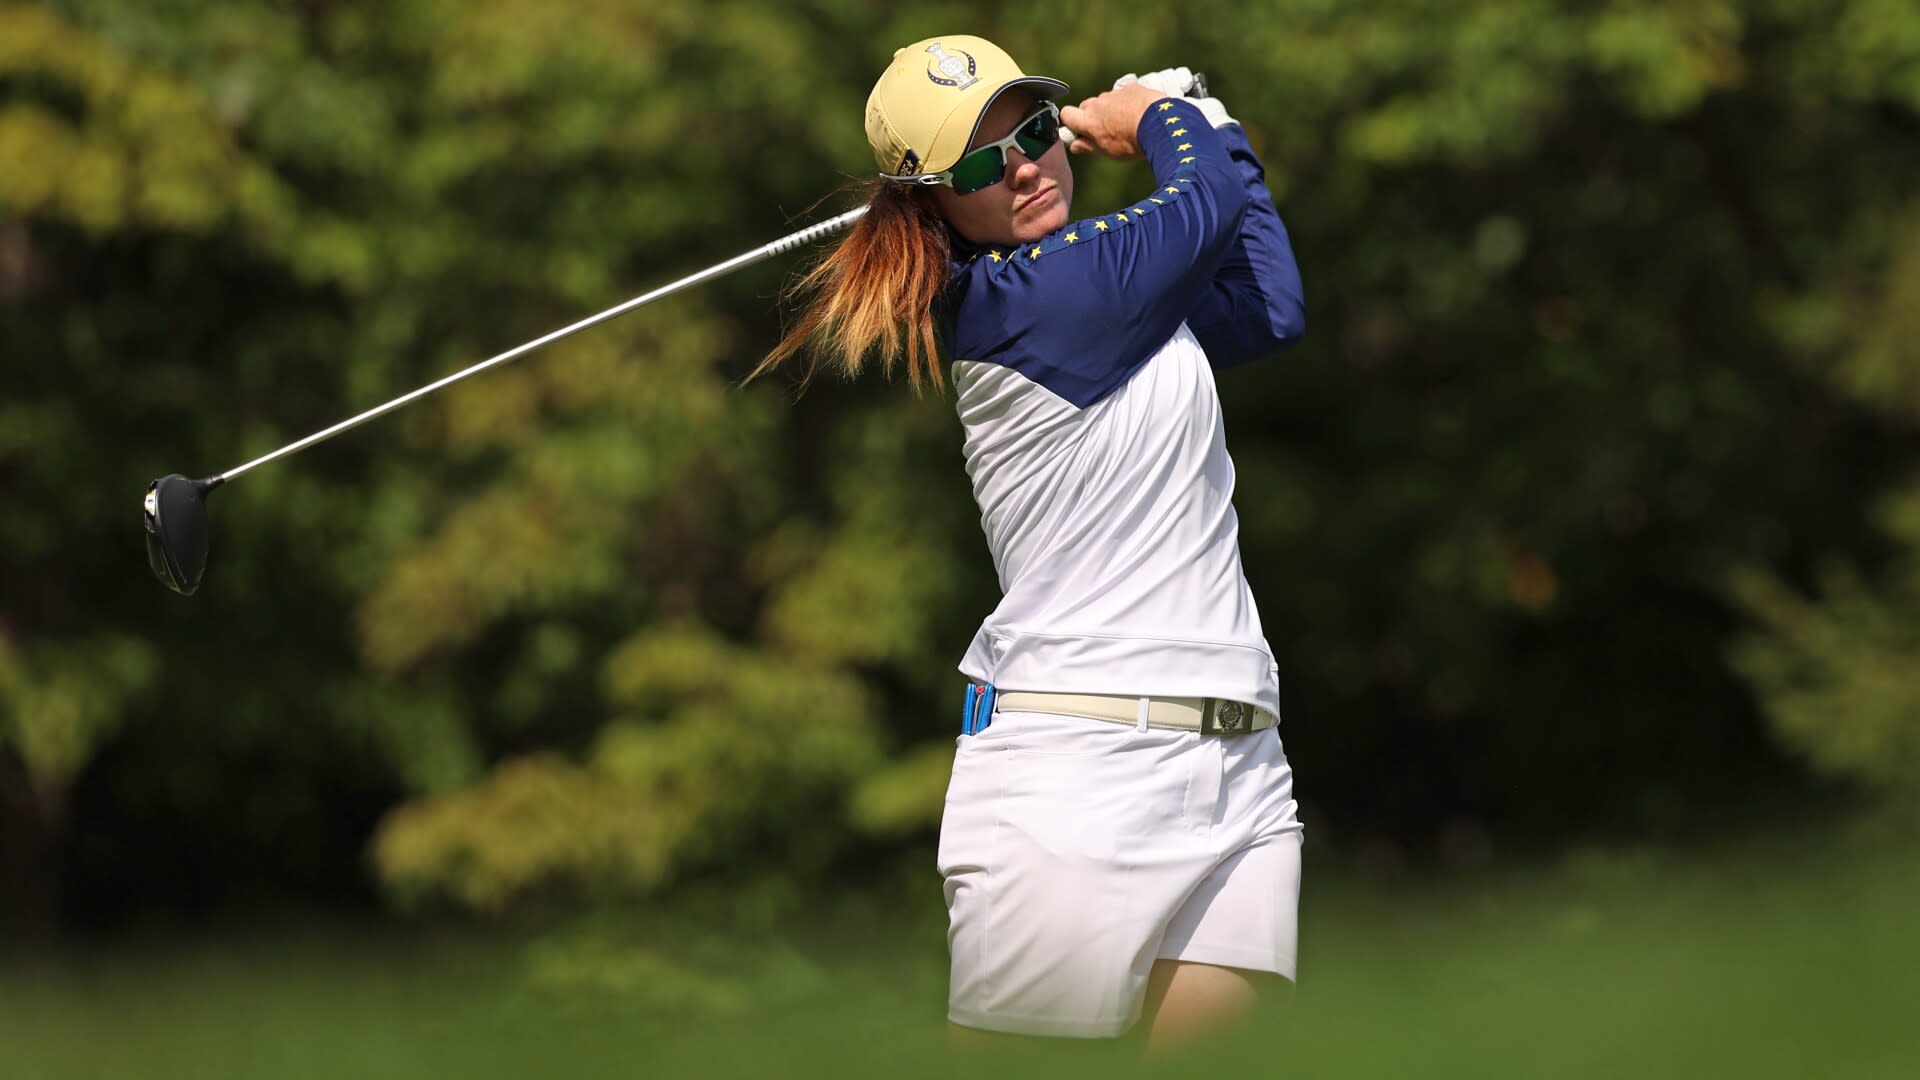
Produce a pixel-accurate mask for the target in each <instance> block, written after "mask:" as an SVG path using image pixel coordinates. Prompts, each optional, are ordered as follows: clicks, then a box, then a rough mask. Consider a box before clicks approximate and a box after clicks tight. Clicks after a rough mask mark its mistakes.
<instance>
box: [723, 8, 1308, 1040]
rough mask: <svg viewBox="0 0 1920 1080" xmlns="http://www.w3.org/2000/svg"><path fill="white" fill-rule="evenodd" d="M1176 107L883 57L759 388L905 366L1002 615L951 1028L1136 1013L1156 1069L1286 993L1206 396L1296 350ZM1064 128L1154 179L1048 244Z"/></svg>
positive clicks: (1213, 158)
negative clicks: (1229, 370)
mask: <svg viewBox="0 0 1920 1080" xmlns="http://www.w3.org/2000/svg"><path fill="white" fill-rule="evenodd" d="M1122 81H1123V82H1128V80H1122ZM1192 81H1193V80H1192V78H1191V76H1190V75H1188V74H1187V73H1186V72H1185V70H1184V69H1174V70H1172V71H1167V72H1156V73H1154V74H1153V75H1150V76H1148V77H1146V78H1144V79H1141V80H1139V81H1138V82H1132V83H1129V84H1128V85H1123V86H1121V87H1119V88H1118V89H1115V90H1114V91H1112V92H1110V93H1104V94H1101V95H1100V96H1098V97H1095V98H1093V99H1091V100H1088V101H1084V102H1082V103H1081V104H1080V105H1079V106H1078V107H1077V108H1075V107H1072V106H1069V107H1067V108H1065V109H1060V108H1058V106H1057V105H1056V104H1055V101H1054V99H1055V98H1056V97H1057V96H1058V95H1060V94H1062V93H1064V92H1065V91H1066V89H1067V87H1066V84H1064V83H1061V82H1059V81H1057V80H1054V79H1047V78H1039V77H1033V76H1028V75H1026V74H1024V73H1023V72H1022V71H1021V70H1020V68H1019V67H1018V66H1017V65H1015V64H1014V62H1013V60H1012V59H1011V58H1010V57H1008V56H1007V54H1006V53H1005V52H1003V51H1001V50H1000V49H999V48H998V47H996V46H994V45H993V44H992V43H990V42H987V41H984V40H982V39H980V38H977V37H969V36H965V35H959V34H955V35H949V36H944V37H939V38H930V39H928V40H925V41H919V42H915V43H914V44H912V45H909V46H907V47H906V48H904V49H901V50H900V51H899V52H897V53H896V54H895V55H894V59H893V62H892V64H891V65H889V66H888V68H887V69H886V71H885V73H883V74H882V75H881V76H880V80H879V82H878V84H876V85H875V87H874V89H873V93H872V95H871V96H870V97H869V98H868V100H867V110H866V131H867V138H868V141H869V142H870V143H871V144H872V147H873V151H874V154H875V156H876V158H877V159H878V161H879V164H880V168H881V171H882V174H883V175H882V178H881V179H880V180H878V181H877V182H876V187H875V189H874V190H873V192H872V196H871V200H870V203H869V206H870V210H869V212H868V213H867V215H866V216H865V217H864V218H862V219H861V220H860V222H859V223H858V224H857V225H856V226H855V228H854V230H853V231H852V232H851V233H850V234H849V235H848V237H847V238H846V239H845V240H843V241H842V242H841V243H840V244H839V245H838V246H837V247H836V248H835V249H834V250H833V251H832V252H831V253H829V254H828V255H827V257H826V258H825V259H824V260H822V262H821V263H820V264H818V265H817V266H816V267H815V268H814V269H812V270H811V271H810V272H809V273H808V274H807V275H806V276H805V277H804V278H803V279H802V280H801V282H800V286H801V288H802V289H803V290H806V291H808V292H809V293H810V294H811V303H810V306H809V308H808V310H807V311H806V314H805V315H804V317H803V318H802V320H801V321H800V323H799V324H798V325H797V326H796V327H795V328H794V330H793V332H792V333H791V334H790V335H789V336H788V337H787V338H786V339H785V340H784V341H782V342H781V344H780V345H779V347H778V348H776V349H775V350H774V351H773V352H772V353H771V354H770V355H769V356H768V357H767V359H766V360H765V361H764V362H763V363H762V364H761V366H760V368H759V370H758V371H756V372H755V374H759V373H760V372H763V371H766V370H768V369H770V368H772V367H774V366H776V365H778V364H780V363H781V362H782V361H785V360H787V359H789V358H790V357H793V356H795V355H796V354H799V353H802V352H806V353H808V354H809V355H810V357H811V361H810V363H809V364H808V368H807V371H808V374H811V373H812V371H813V369H814V368H815V367H817V365H818V364H819V363H820V362H822V361H824V362H826V363H827V364H829V366H831V367H834V368H836V369H838V370H840V371H842V372H843V373H845V374H848V375H851V374H854V373H857V372H858V371H859V370H860V369H861V368H862V366H863V365H864V364H866V363H867V362H868V361H870V360H875V359H877V360H878V362H879V363H880V365H881V367H882V368H883V369H884V370H887V371H889V372H891V371H892V370H893V368H894V366H895V365H896V363H898V362H899V361H901V360H903V359H904V361H905V364H906V368H907V374H908V377H909V380H910V381H911V382H912V383H913V384H914V385H915V386H916V387H919V386H921V385H924V384H927V383H931V384H934V385H936V386H938V385H941V384H942V377H941V367H940V362H941V361H940V357H941V355H942V354H944V356H945V357H946V359H947V360H948V361H949V362H950V365H951V368H950V369H951V374H952V378H953V383H954V386H955V388H956V391H957V395H958V409H959V414H960V421H961V423H962V425H964V427H965V433H966V441H965V454H966V465H967V472H968V475H969V476H970V477H971V478H972V482H973V491H974V496H975V498H976V499H977V500H978V502H979V504H980V514H981V518H980V520H981V525H982V527H983V528H984V530H985V532H986V537H987V544H988V546H989V547H990V548H991V549H992V552H993V559H994V564H995V566H996V568H997V569H998V572H999V578H1000V587H1001V590H1002V592H1003V596H1002V598H1001V600H1000V604H999V606H998V607H997V608H996V609H995V610H994V612H993V614H992V615H990V616H989V617H988V618H987V620H986V622H985V624H984V625H982V626H981V628H980V631H979V633H978V635H977V636H976V637H975V638H974V640H973V644H972V647H971V648H970V649H968V651H967V654H966V657H965V659H964V660H963V661H962V662H961V664H960V670H961V671H962V672H963V673H965V674H966V675H967V676H968V677H969V679H970V680H971V682H970V684H969V686H968V689H967V697H966V707H965V709H964V712H963V716H962V722H961V735H960V739H959V749H958V752H957V754H956V756H955V760H954V769H953V778H952V781H951V784H950V786H949V788H948V792H947V804H946V813H945V817H944V820H943V822H942V825H941V833H940V854H939V863H940V872H941V874H942V875H943V876H944V878H945V882H946V898H947V906H948V910H949V914H950V919H951V928H950V931H949V934H948V943H949V947H950V949H951V954H952V980H951V988H950V998H949V1012H948V1016H949V1018H950V1020H951V1021H952V1022H953V1023H955V1024H957V1025H960V1026H962V1027H965V1028H973V1029H983V1030H987V1031H996V1032H1013V1033H1021V1034H1040V1035H1062V1036H1081V1037H1100V1036H1113V1035H1118V1034H1120V1033H1122V1032H1124V1031H1126V1030H1127V1029H1128V1028H1129V1027H1130V1026H1132V1025H1133V1024H1134V1023H1136V1022H1137V1021H1139V1020H1141V1019H1142V1018H1143V1017H1144V1018H1145V1019H1146V1021H1147V1031H1148V1036H1149V1038H1150V1040H1151V1041H1153V1042H1155V1043H1164V1042H1167V1041H1170V1040H1177V1039H1179V1038H1181V1037H1183V1036H1190V1035H1192V1034H1195V1033H1197V1032H1200V1031H1203V1030H1206V1029H1209V1028H1211V1027H1214V1026H1216V1025H1218V1024H1220V1023H1222V1022H1224V1021H1228V1020H1231V1019H1233V1018H1235V1017H1236V1016H1238V1015H1241V1014H1243V1013H1244V1012H1245V1011H1246V1008H1247V1007H1248V1006H1249V1005H1250V1004H1252V1003H1253V1001H1254V1000H1255V999H1256V997H1257V996H1258V993H1259V991H1260V990H1261V988H1262V987H1264V986H1268V985H1273V984H1277V983H1283V982H1284V981H1285V980H1291V979H1292V977H1293V973H1294V952H1295V937H1296V908H1297V901H1298V895H1299V880H1300V825H1299V823H1298V821H1297V820H1296V818H1295V815H1294V809H1295V808H1294V800H1293V790H1292V788H1293V783H1292V773H1291V772H1290V770H1289V768H1288V766H1287V759H1286V755H1285V754H1284V753H1283V752H1282V750H1281V746H1280V740H1279V734H1278V730H1277V727H1276V724H1277V720H1276V714H1277V713H1278V711H1279V691H1278V686H1277V671H1276V667H1275V664H1274V661H1273V656H1272V653H1271V652H1270V650H1269V649H1268V647H1267V643H1266V640H1265V638H1264V637H1263V636H1262V633H1261V629H1260V619H1259V616H1258V614H1257V613H1256V612H1255V610H1254V603H1253V597H1252V595H1251V593H1250V592H1249V591H1248V588H1247V584H1246V580H1245V578H1244V577H1243V576H1242V573H1241V567H1240V552H1239V539H1238V525H1237V520H1236V518H1235V516H1234V510H1233V505H1232V502H1231V496H1232V493H1233V463H1232V462H1231V460H1229V458H1228V456H1227V451H1226V444H1225V439H1224V433H1223V429H1222V426H1221V417H1220V402H1219V398H1218V395H1217V394H1216V392H1215V389H1214V377H1213V372H1214V370H1215V369H1217V368H1223V367H1228V366H1231V365H1233V364H1237V363H1242V362H1245V361H1249V360H1256V359H1259V358H1261V357H1263V356H1266V355H1268V354H1270V353H1272V352H1274V351H1275V350H1277V349H1278V348H1279V347H1281V346H1282V345H1285V344H1287V343H1289V342H1291V341H1293V340H1295V339H1296V338H1298V337H1299V336H1300V334H1301V332H1302V330H1303V327H1304V320H1303V313H1302V305H1301V293H1300V279H1299V273H1298V271H1297V270H1296V269H1295V266H1294V261H1293V255H1292V252H1291V250H1290V249H1289V247H1288V244H1287V235H1286V231H1285V229H1284V228H1283V227H1282V226H1281V223H1280V219H1279V216H1278V215H1277V214H1276V213H1275V212H1274V208H1273V203H1272V199H1271V197H1270V196H1269V194H1268V192H1267V189H1266V188H1265V186H1264V185H1263V183H1262V175H1263V173H1262V170H1261V167H1260V163H1259V161H1258V160H1256V159H1255V157H1254V155H1253V153H1252V151H1251V149H1250V148H1249V146H1248V144H1247V140H1246V137H1245V135H1244V134H1242V133H1241V131H1240V127H1239V125H1238V124H1237V123H1235V122H1234V121H1233V120H1232V119H1231V118H1229V117H1228V116H1227V115H1226V112H1225V110H1224V109H1223V108H1222V107H1221V105H1220V103H1219V102H1218V101H1217V100H1214V99H1212V98H1201V99H1191V98H1185V97H1181V96H1179V95H1180V94H1182V93H1185V92H1186V91H1187V90H1188V89H1189V85H1190V84H1191V82H1192ZM1063 121H1064V123H1065V126H1066V127H1067V128H1068V129H1070V130H1071V131H1072V132H1073V133H1074V134H1075V135H1076V136H1077V137H1076V139H1075V140H1074V142H1073V143H1072V146H1073V150H1074V151H1076V152H1093V153H1100V154H1106V155H1108V156H1110V157H1115V158H1134V157H1140V156H1144V157H1145V158H1146V159H1147V161H1148V163H1149V164H1150V165H1151V166H1152V169H1153V177H1154V179H1153V185H1152V186H1151V187H1150V188H1149V187H1146V186H1145V185H1144V184H1143V188H1142V191H1141V194H1140V197H1139V198H1138V199H1136V200H1135V201H1133V202H1131V203H1128V204H1126V205H1124V206H1121V207H1118V208H1116V209H1114V210H1113V211H1111V212H1109V213H1105V214H1101V215H1099V216H1097V217H1083V218H1075V217H1074V216H1073V215H1072V213H1071V212H1070V209H1069V208H1070V206H1071V204H1072V201H1073V172H1072V170H1071V169H1070V168H1069V166H1068V163H1067V149H1066V147H1065V146H1064V145H1062V138H1061V129H1062V122H1063Z"/></svg>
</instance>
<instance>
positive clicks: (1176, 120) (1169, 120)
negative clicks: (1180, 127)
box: [1167, 116, 1180, 124]
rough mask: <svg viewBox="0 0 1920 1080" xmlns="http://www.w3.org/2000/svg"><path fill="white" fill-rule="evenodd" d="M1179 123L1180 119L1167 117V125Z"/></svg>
mask: <svg viewBox="0 0 1920 1080" xmlns="http://www.w3.org/2000/svg"><path fill="white" fill-rule="evenodd" d="M1179 122H1180V118H1179V117H1177V116H1169V117H1167V123H1169V124H1177V123H1179Z"/></svg>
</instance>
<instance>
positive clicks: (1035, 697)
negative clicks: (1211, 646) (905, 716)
mask: <svg viewBox="0 0 1920 1080" xmlns="http://www.w3.org/2000/svg"><path fill="white" fill-rule="evenodd" d="M1147 702H1148V703H1147V726H1148V727H1156V728H1174V729H1177V730H1179V731H1197V732H1199V733H1200V734H1202V735H1244V734H1246V733H1248V732H1250V731H1264V730H1266V729H1267V728H1270V727H1273V726H1274V725H1275V724H1278V723H1279V722H1280V719H1279V717H1276V716H1274V715H1273V714H1272V713H1270V712H1268V711H1267V710H1265V709H1262V708H1260V707H1259V706H1257V705H1249V704H1247V703H1246V702H1244V701H1230V700H1228V699H1226V698H1197V697H1180V698H1149V699H1147ZM994 710H995V711H996V712H1038V713H1055V714H1058V715H1061V716H1083V717H1086V718H1087V719H1089V720H1111V721H1113V722H1114V723H1116V724H1137V723H1139V722H1140V699H1139V698H1137V697H1127V696H1125V695H1123V694H1035V693H1025V692H1020V691H1013V690H1008V691H1006V692H1004V693H1002V694H1000V695H999V696H998V697H997V698H995V700H994Z"/></svg>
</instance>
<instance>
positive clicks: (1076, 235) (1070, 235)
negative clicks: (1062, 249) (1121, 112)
mask: <svg viewBox="0 0 1920 1080" xmlns="http://www.w3.org/2000/svg"><path fill="white" fill-rule="evenodd" d="M1078 239H1080V234H1079V233H1077V232H1070V233H1068V234H1067V243H1069V244H1071V243H1073V242H1074V241H1076V240H1078Z"/></svg>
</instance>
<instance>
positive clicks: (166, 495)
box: [144, 473, 220, 596]
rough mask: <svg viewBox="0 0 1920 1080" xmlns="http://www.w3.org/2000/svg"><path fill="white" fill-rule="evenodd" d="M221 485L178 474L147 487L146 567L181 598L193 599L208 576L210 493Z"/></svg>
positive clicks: (162, 478) (214, 481)
mask: <svg viewBox="0 0 1920 1080" xmlns="http://www.w3.org/2000/svg"><path fill="white" fill-rule="evenodd" d="M219 483H220V481H219V480H218V479H209V480H189V479H187V478H186V477H184V476H181V475H179V474H178V473H175V474H174V475H172V476H163V477H161V478H160V479H158V480H155V481H154V482H153V483H151V484H148V485H147V497H146V501H145V504H144V508H145V510H146V524H147V563H148V565H150V566H152V567H153V576H155V577H157V578H159V579H160V583H161V584H162V585H165V586H166V587H167V588H169V589H172V590H173V591H174V592H177V593H179V594H180V595H182V596H192V595H193V591H194V590H195V589H198V588H199V587H200V576H201V575H202V574H204V573H206V572H207V492H209V491H211V490H213V489H214V488H215V487H218V486H219Z"/></svg>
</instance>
